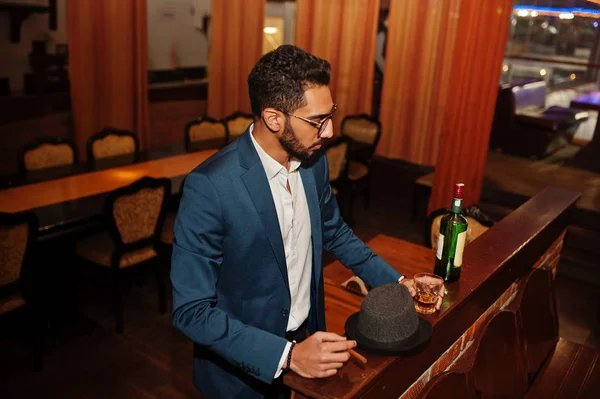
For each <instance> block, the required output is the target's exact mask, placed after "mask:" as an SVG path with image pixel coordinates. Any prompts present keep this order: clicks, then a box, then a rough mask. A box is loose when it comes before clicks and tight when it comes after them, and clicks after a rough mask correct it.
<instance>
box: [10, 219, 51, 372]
mask: <svg viewBox="0 0 600 399" xmlns="http://www.w3.org/2000/svg"><path fill="white" fill-rule="evenodd" d="M37 230H38V221H37V217H36V216H35V215H34V214H32V213H28V212H24V213H15V214H10V213H0V317H1V316H4V315H6V314H8V313H10V312H12V311H15V310H17V309H20V308H23V309H24V310H25V311H26V312H27V313H28V319H29V322H30V326H29V327H30V331H31V332H32V337H33V339H32V341H33V363H34V369H35V370H36V371H39V370H41V369H42V363H43V362H42V350H43V347H42V346H43V345H42V342H43V335H44V317H43V316H42V310H41V306H40V301H39V296H37V294H36V292H34V291H35V289H34V288H33V276H32V274H33V273H32V268H33V260H32V258H33V255H32V253H33V249H34V245H35V239H36V237H37Z"/></svg>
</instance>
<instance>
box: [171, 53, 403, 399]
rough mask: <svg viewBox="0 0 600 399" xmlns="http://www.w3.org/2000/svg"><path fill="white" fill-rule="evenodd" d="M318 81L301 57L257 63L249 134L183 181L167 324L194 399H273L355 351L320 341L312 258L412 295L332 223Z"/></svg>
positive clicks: (323, 337) (313, 62)
mask: <svg viewBox="0 0 600 399" xmlns="http://www.w3.org/2000/svg"><path fill="white" fill-rule="evenodd" d="M329 78H330V66H329V63H328V62H327V61H324V60H321V59H319V58H317V57H314V56H312V55H310V54H308V53H306V52H304V51H303V50H301V49H300V48H297V47H294V46H288V45H286V46H281V47H279V48H278V49H277V50H275V51H272V52H271V53H268V54H266V55H265V56H263V57H262V58H261V59H260V61H259V62H258V63H257V64H256V65H255V67H254V68H253V70H252V72H251V73H250V75H249V77H248V87H249V94H250V103H251V106H252V112H253V114H254V123H253V124H252V125H251V126H249V127H248V129H247V131H246V132H245V133H244V134H243V136H242V137H240V138H239V139H238V140H236V141H235V142H233V143H232V144H230V145H229V146H227V147H226V148H224V149H223V150H221V151H219V152H218V153H217V154H216V155H214V156H213V157H211V158H210V159H209V160H207V161H206V162H204V163H203V164H202V165H200V166H198V167H197V168H196V169H194V170H193V171H192V172H191V173H190V174H189V176H188V177H187V178H186V182H185V186H184V190H183V197H182V199H181V204H180V207H179V213H178V216H177V219H176V222H175V239H174V241H173V258H172V271H171V280H172V282H173V308H174V309H173V324H174V325H175V326H176V327H177V328H178V329H179V330H180V331H182V332H183V333H184V334H185V335H186V336H188V337H189V338H190V339H191V340H193V341H194V342H195V348H194V384H195V385H196V387H197V388H198V390H200V391H201V392H202V393H203V394H204V396H205V397H208V398H259V397H277V396H279V397H281V396H280V395H281V394H282V390H283V387H282V385H281V374H282V372H283V371H286V370H288V369H291V370H293V371H295V372H296V373H298V374H300V375H302V376H305V377H308V378H323V377H328V376H331V375H334V374H335V373H336V372H337V370H338V369H339V368H340V367H342V365H343V363H344V362H345V361H347V360H348V358H349V354H348V352H347V350H348V349H350V348H353V347H355V346H356V343H355V341H350V340H346V338H344V337H340V336H338V335H336V334H333V333H327V332H323V331H324V330H325V307H324V291H323V265H322V256H321V255H322V251H323V249H325V250H327V251H329V252H332V253H333V254H334V255H335V256H336V257H337V258H339V259H340V260H341V261H342V263H343V264H344V265H346V267H349V268H350V269H352V270H353V271H354V272H355V273H356V274H357V275H358V276H360V277H361V278H363V279H364V280H365V281H366V282H367V283H368V284H369V285H371V286H373V287H375V286H379V285H381V284H384V283H389V282H396V281H400V280H401V281H400V282H401V283H402V284H406V285H407V286H408V287H409V289H411V290H412V291H413V292H414V289H413V286H412V285H413V283H412V281H411V280H409V279H406V278H402V276H401V275H400V274H399V273H398V272H396V271H395V270H394V269H393V268H392V267H390V266H389V265H388V264H386V263H385V262H384V261H383V260H382V259H381V258H380V257H379V256H377V255H375V254H374V253H373V252H372V251H371V250H370V249H369V248H368V247H366V246H365V245H364V244H363V243H362V242H361V241H360V240H359V239H358V238H357V237H356V236H355V235H354V234H353V233H352V231H351V230H350V229H349V228H348V226H347V225H346V224H345V223H344V222H343V220H342V219H341V218H340V215H339V210H338V206H337V203H336V201H335V198H334V196H333V193H332V191H331V187H330V185H329V171H328V165H327V158H326V157H325V156H323V154H322V151H318V150H319V149H320V148H321V146H322V144H323V140H324V139H326V138H330V137H332V134H333V128H332V123H331V118H332V117H333V114H334V112H335V109H336V105H335V104H334V103H333V101H332V99H331V93H330V91H329V88H328V86H327V85H328V84H329ZM307 331H308V332H309V333H310V334H311V335H310V337H308V338H306V339H304V338H305V337H306V332H307ZM294 341H297V342H298V343H297V344H296V343H295V342H294Z"/></svg>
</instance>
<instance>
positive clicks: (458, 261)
mask: <svg viewBox="0 0 600 399" xmlns="http://www.w3.org/2000/svg"><path fill="white" fill-rule="evenodd" d="M466 239H467V232H466V231H463V232H462V233H458V236H457V237H456V252H455V253H454V266H455V267H461V266H462V258H463V251H464V250H465V240H466ZM438 253H440V251H439V249H438Z"/></svg>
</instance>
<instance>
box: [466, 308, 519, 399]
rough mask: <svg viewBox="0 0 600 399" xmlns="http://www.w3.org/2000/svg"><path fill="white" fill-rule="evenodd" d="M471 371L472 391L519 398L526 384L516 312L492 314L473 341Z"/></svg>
mask: <svg viewBox="0 0 600 399" xmlns="http://www.w3.org/2000/svg"><path fill="white" fill-rule="evenodd" d="M474 348H475V349H474V350H475V352H474V353H475V354H474V360H473V367H472V369H471V373H472V376H473V384H474V386H475V391H476V392H477V394H479V396H480V397H483V398H498V397H501V398H522V397H524V396H525V393H526V392H527V389H528V387H529V383H528V380H527V370H526V366H525V358H524V348H523V338H522V335H521V332H520V327H519V324H518V322H517V315H516V314H515V313H514V312H510V311H501V312H498V313H496V314H495V315H494V316H493V317H492V318H491V319H490V320H489V321H488V322H487V323H486V325H485V326H484V327H483V329H482V331H481V335H480V336H479V337H478V338H477V339H476V340H475V343H474Z"/></svg>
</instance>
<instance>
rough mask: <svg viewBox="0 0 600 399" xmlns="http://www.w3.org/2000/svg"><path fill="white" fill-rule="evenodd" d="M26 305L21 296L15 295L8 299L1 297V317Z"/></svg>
mask: <svg viewBox="0 0 600 399" xmlns="http://www.w3.org/2000/svg"><path fill="white" fill-rule="evenodd" d="M25 304H26V302H25V299H24V298H23V297H22V296H21V294H13V295H10V296H8V297H4V298H2V297H0V315H3V314H5V313H8V312H10V311H12V310H15V309H18V308H20V307H22V306H24V305H25Z"/></svg>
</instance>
